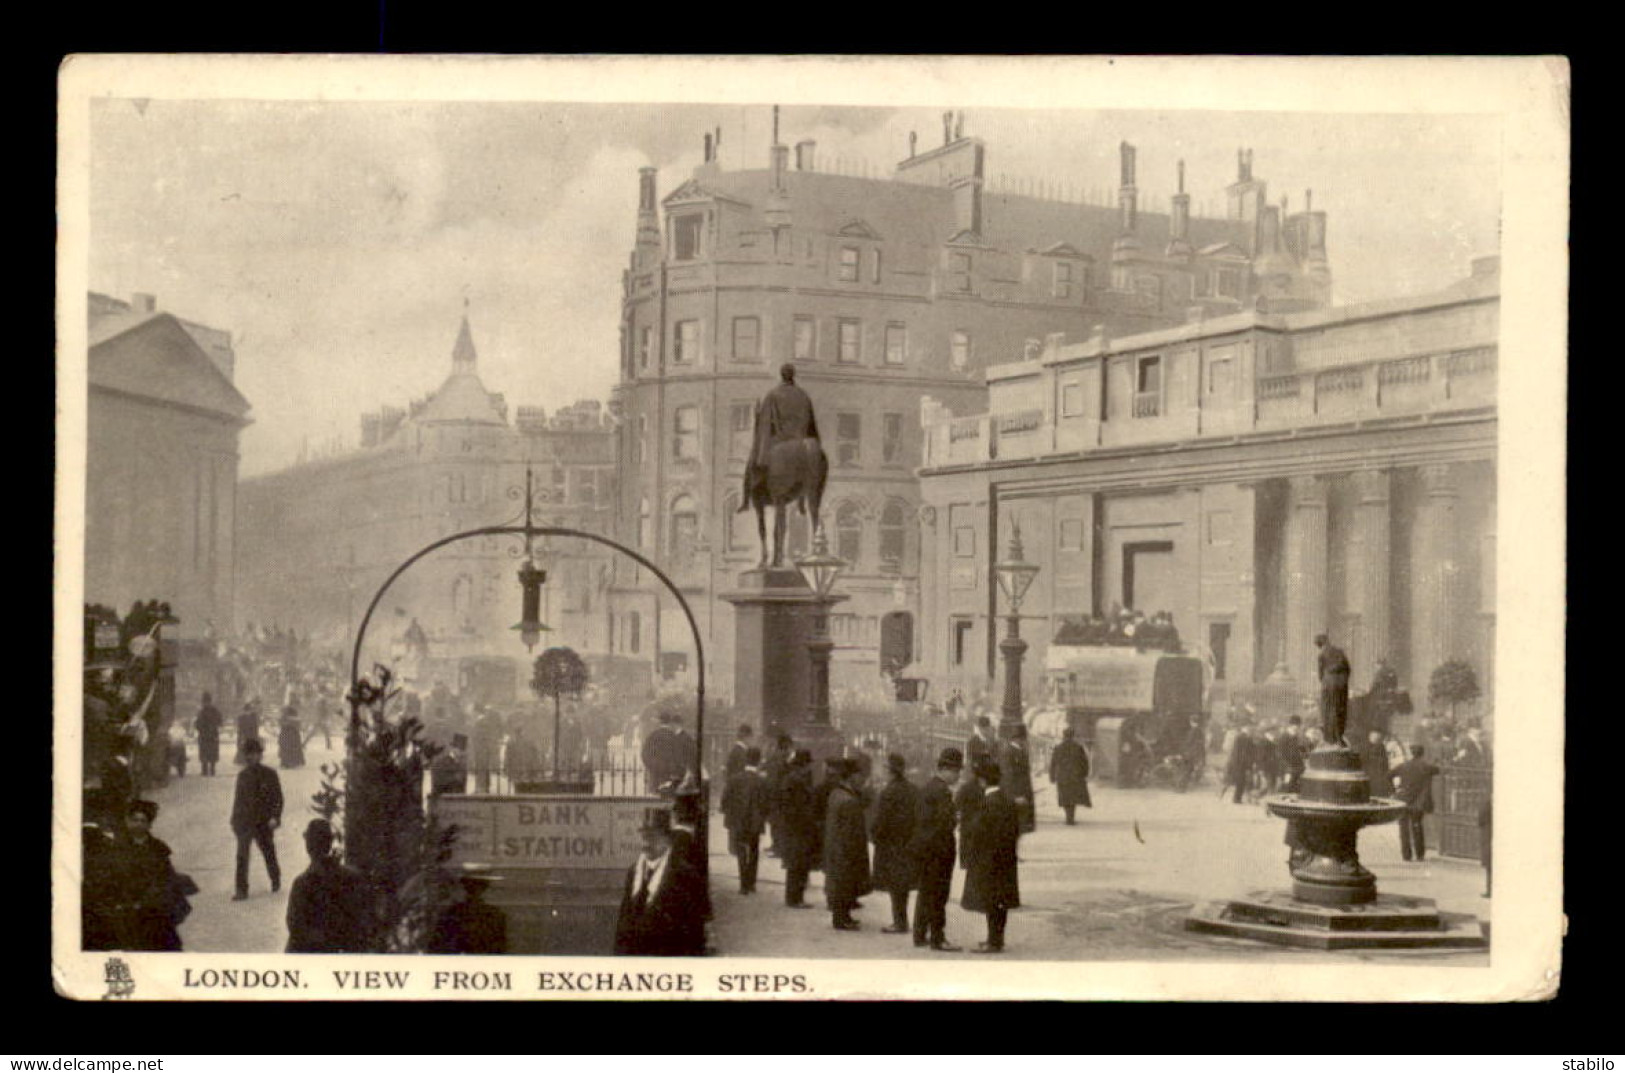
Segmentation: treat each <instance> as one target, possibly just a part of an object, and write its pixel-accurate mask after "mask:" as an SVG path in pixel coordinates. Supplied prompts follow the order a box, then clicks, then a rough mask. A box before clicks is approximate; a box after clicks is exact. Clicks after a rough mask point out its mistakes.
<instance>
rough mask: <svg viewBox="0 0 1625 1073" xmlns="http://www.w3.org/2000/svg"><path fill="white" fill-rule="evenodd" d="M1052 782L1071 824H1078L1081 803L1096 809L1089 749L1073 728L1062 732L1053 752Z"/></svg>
mask: <svg viewBox="0 0 1625 1073" xmlns="http://www.w3.org/2000/svg"><path fill="white" fill-rule="evenodd" d="M1049 781H1050V782H1052V783H1054V784H1055V799H1056V802H1057V803H1058V804H1059V805H1060V806H1061V811H1062V812H1065V813H1066V822H1067V826H1068V827H1071V826H1074V825H1075V824H1076V823H1077V820H1076V819H1074V816H1075V815H1076V813H1077V810H1078V806H1079V805H1082V806H1083V807H1084V808H1094V802H1093V801H1091V800H1090V799H1089V751H1088V750H1087V749H1085V748H1084V747H1083V746H1082V745H1080V744H1078V740H1077V733H1076V731H1074V730H1073V729H1072V728H1071V727H1066V728H1064V729H1063V730H1062V731H1061V743H1060V744H1059V745H1057V746H1056V747H1055V750H1054V751H1053V752H1051V753H1050V756H1049Z"/></svg>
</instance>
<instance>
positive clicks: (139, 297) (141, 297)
mask: <svg viewBox="0 0 1625 1073" xmlns="http://www.w3.org/2000/svg"><path fill="white" fill-rule="evenodd" d="M130 309H131V310H132V311H134V312H136V313H156V312H158V299H157V297H156V296H155V295H151V294H132V295H130Z"/></svg>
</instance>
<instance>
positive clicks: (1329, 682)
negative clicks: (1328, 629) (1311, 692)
mask: <svg viewBox="0 0 1625 1073" xmlns="http://www.w3.org/2000/svg"><path fill="white" fill-rule="evenodd" d="M1315 647H1316V648H1318V649H1320V656H1319V658H1318V660H1317V664H1318V667H1319V670H1320V732H1321V734H1322V735H1323V736H1324V737H1325V739H1326V742H1327V744H1329V745H1332V746H1342V745H1344V744H1345V742H1344V741H1343V728H1344V727H1345V726H1347V725H1348V719H1349V658H1348V656H1346V655H1344V654H1343V650H1342V649H1341V648H1338V647H1337V646H1336V645H1334V644H1332V643H1331V641H1330V640H1328V639H1327V637H1326V635H1325V634H1324V633H1317V634H1316V635H1315Z"/></svg>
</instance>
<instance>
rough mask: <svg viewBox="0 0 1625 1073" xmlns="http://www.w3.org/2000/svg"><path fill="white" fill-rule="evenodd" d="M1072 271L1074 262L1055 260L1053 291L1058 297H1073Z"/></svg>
mask: <svg viewBox="0 0 1625 1073" xmlns="http://www.w3.org/2000/svg"><path fill="white" fill-rule="evenodd" d="M1072 272H1073V267H1072V262H1070V261H1056V262H1055V271H1054V276H1053V281H1052V282H1053V291H1052V293H1053V294H1054V295H1055V297H1057V298H1071V297H1072V286H1073V281H1072Z"/></svg>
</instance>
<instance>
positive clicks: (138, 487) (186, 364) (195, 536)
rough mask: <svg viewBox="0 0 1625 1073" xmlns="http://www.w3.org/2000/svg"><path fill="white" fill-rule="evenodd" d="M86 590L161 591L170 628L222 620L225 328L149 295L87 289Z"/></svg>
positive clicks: (124, 597)
mask: <svg viewBox="0 0 1625 1073" xmlns="http://www.w3.org/2000/svg"><path fill="white" fill-rule="evenodd" d="M89 344H90V346H89V387H90V397H89V410H88V414H87V420H88V425H87V429H86V458H85V466H86V469H85V599H86V600H87V601H88V602H90V603H100V604H106V605H109V606H111V607H113V608H114V609H115V610H117V611H118V612H119V613H120V614H123V613H124V611H125V610H126V609H128V608H129V606H130V605H131V604H132V603H134V602H135V601H136V600H146V599H161V600H167V601H168V602H169V603H170V606H171V607H172V608H173V610H174V612H175V614H176V615H178V616H179V618H180V620H181V622H180V625H179V626H178V627H173V628H172V629H171V631H170V636H172V637H173V636H178V637H182V638H186V637H202V636H205V635H207V634H208V633H209V632H210V631H211V629H212V630H213V631H215V632H217V633H225V632H229V631H230V630H231V628H232V577H233V558H234V551H235V542H234V532H235V518H236V502H237V458H238V455H237V443H238V437H239V435H240V434H241V432H242V430H243V428H244V427H245V426H246V425H247V424H248V423H249V421H248V416H247V415H248V411H249V404H248V400H247V399H245V398H243V396H242V394H241V393H240V392H239V391H238V390H237V388H236V387H235V386H234V385H233V383H232V377H233V373H234V371H235V361H236V358H235V355H234V353H233V351H232V346H231V335H230V333H229V332H224V331H221V330H219V329H216V328H209V327H205V326H204V325H201V324H195V323H193V322H191V321H188V320H182V319H180V318H179V317H176V316H175V315H174V314H172V313H166V312H161V311H159V309H158V308H157V302H156V300H155V299H154V298H153V296H152V295H147V294H138V295H135V296H134V298H133V300H132V301H130V302H124V301H121V300H119V299H117V298H111V297H108V296H107V295H102V294H95V293H92V294H91V295H90V296H89Z"/></svg>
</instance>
